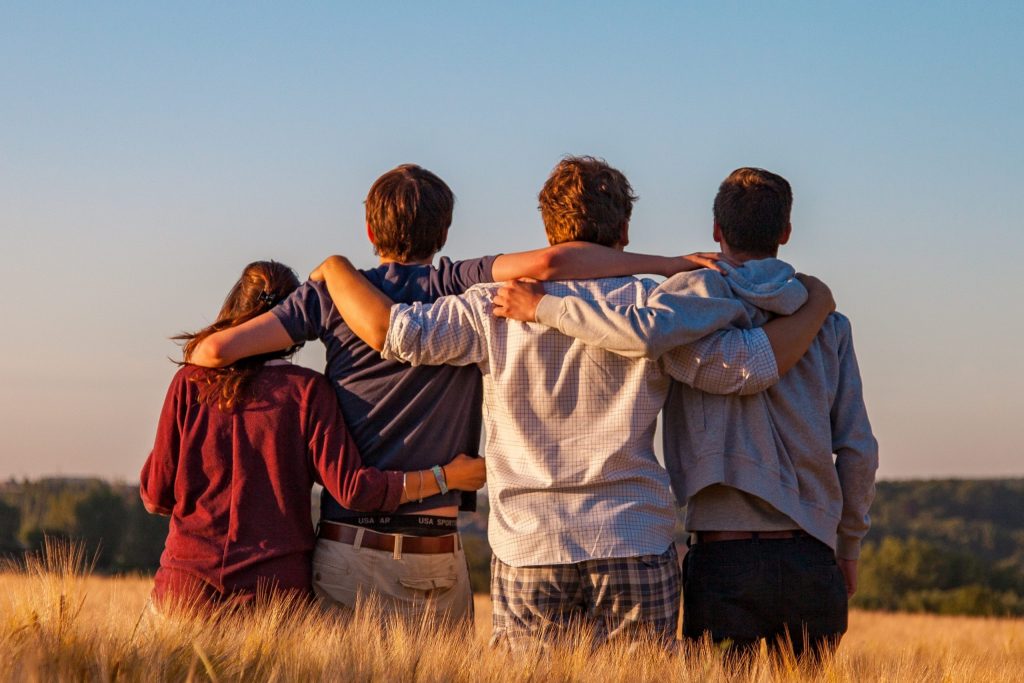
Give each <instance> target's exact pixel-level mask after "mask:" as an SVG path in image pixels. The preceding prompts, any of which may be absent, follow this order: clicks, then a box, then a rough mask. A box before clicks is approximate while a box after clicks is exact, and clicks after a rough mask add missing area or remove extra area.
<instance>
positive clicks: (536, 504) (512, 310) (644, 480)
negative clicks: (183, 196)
mask: <svg viewBox="0 0 1024 683" xmlns="http://www.w3.org/2000/svg"><path fill="white" fill-rule="evenodd" d="M792 197H793V196H792V190H791V188H790V185H789V183H788V182H787V181H786V180H785V179H784V178H782V177H780V176H778V175H776V174H774V173H770V172H768V171H765V170H762V169H757V168H741V169H738V170H736V171H734V172H733V173H732V174H730V175H729V176H728V177H727V178H726V179H725V181H724V182H722V184H721V186H720V188H719V191H718V194H717V196H716V197H715V200H714V224H713V236H714V239H715V241H716V242H718V243H719V244H720V248H721V252H720V253H715V254H712V253H697V254H691V255H689V256H684V257H661V256H646V255H641V254H634V253H629V252H626V251H624V248H625V247H626V245H627V244H628V242H629V225H630V216H631V212H632V207H633V203H634V201H635V200H636V196H635V195H634V193H633V190H632V188H631V186H630V184H629V182H628V180H627V179H626V177H625V176H624V175H623V174H622V173H621V172H620V171H618V170H616V169H615V168H612V167H611V166H609V165H608V164H607V163H605V162H604V161H602V160H599V159H595V158H592V157H567V158H565V159H563V160H562V161H561V162H560V163H559V164H558V165H557V166H556V167H555V169H554V170H553V171H552V173H551V175H550V176H549V178H548V179H547V181H546V182H545V184H544V186H543V189H542V190H541V192H540V195H539V205H540V211H541V216H542V219H543V223H544V228H545V231H546V233H547V238H548V242H549V243H550V245H551V246H550V247H548V248H545V249H538V250H535V251H528V252H521V253H515V254H502V255H499V256H486V257H483V258H478V259H470V260H465V261H457V262H453V261H451V260H449V259H447V258H441V259H440V260H439V262H438V264H437V265H436V266H435V265H434V259H435V256H436V255H437V253H438V252H439V251H440V250H441V249H442V247H443V246H444V244H445V242H446V240H447V238H448V229H449V226H450V224H451V221H452V211H453V208H454V196H453V194H452V192H451V190H450V189H449V187H448V186H447V185H446V184H445V183H444V182H443V181H442V180H441V179H440V178H438V177H437V176H436V175H435V174H433V173H431V172H430V171H427V170H425V169H423V168H421V167H419V166H415V165H411V164H410V165H403V166H399V167H398V168H395V169H393V170H391V171H389V172H387V173H385V174H384V175H383V176H381V177H380V178H378V179H377V181H376V182H375V183H374V184H373V186H372V187H371V188H370V191H369V194H368V196H367V198H366V229H367V236H368V237H369V240H370V242H371V243H372V244H373V247H374V250H375V252H376V253H377V254H378V255H379V257H380V265H379V266H378V267H376V268H373V269H369V270H362V271H360V270H357V269H355V268H354V267H353V266H352V265H351V264H350V263H349V262H348V260H347V259H345V258H344V257H339V256H333V257H330V258H328V259H327V260H325V261H324V262H323V263H322V264H321V265H320V266H319V267H318V268H317V269H316V270H315V271H314V272H313V273H312V275H311V276H310V279H309V281H307V282H306V283H304V284H301V285H300V284H299V281H298V279H297V278H296V276H295V274H294V273H293V272H292V271H291V270H290V269H288V268H287V267H285V266H283V265H281V264H279V263H275V262H273V261H264V262H257V263H253V264H250V265H249V266H247V267H246V269H245V271H244V272H243V274H242V277H241V279H240V280H239V281H238V282H237V284H236V285H235V286H234V288H233V289H232V290H231V292H230V293H229V295H228V297H227V299H226V300H225V302H224V306H223V308H222V310H221V312H220V315H219V316H218V318H217V321H216V322H215V323H214V324H213V325H210V326H209V327H207V328H205V329H203V330H201V331H200V332H197V333H194V334H189V335H184V336H183V337H182V339H183V340H184V341H185V346H184V362H183V364H182V368H181V369H180V370H179V372H178V373H177V375H176V376H175V378H174V380H173V381H172V383H171V386H170V389H169V390H168V394H167V399H166V401H165V403H164V407H163V411H162V414H161V417H160V422H159V425H158V429H157V436H156V442H155V445H154V448H153V451H152V453H151V455H150V456H149V459H148V460H147V462H146V465H145V467H144V469H143V471H142V477H141V480H142V481H141V493H142V498H143V501H144V503H145V504H146V506H147V508H148V509H149V510H150V511H152V512H158V513H163V514H169V515H170V516H171V522H170V531H169V534H168V538H167V543H166V547H165V550H164V553H163V555H162V557H161V563H160V568H159V570H158V572H157V574H156V577H155V587H154V600H155V602H156V604H157V605H162V606H165V605H168V604H169V603H170V602H171V601H172V600H184V599H188V600H196V599H198V600H200V601H202V602H204V603H211V604H217V603H222V602H225V601H230V602H242V603H244V602H246V601H249V600H252V599H253V596H254V595H255V594H256V593H257V592H258V590H260V589H261V587H263V586H265V587H267V588H273V589H274V590H278V591H292V592H297V593H300V594H304V595H306V594H315V595H316V596H317V597H318V598H319V599H320V600H321V601H322V602H323V603H324V604H328V605H336V606H339V607H340V608H342V609H351V608H354V607H355V605H356V604H357V601H359V600H362V599H365V598H366V597H368V596H371V595H373V596H375V598H376V599H377V600H378V601H379V604H380V605H381V606H382V608H383V609H384V610H385V611H387V612H390V613H397V614H401V615H405V616H411V617H421V616H423V615H424V614H429V615H436V616H438V617H441V618H443V619H446V620H449V621H451V622H458V621H461V622H466V621H470V620H471V619H472V614H473V597H472V592H471V589H470V582H469V573H468V568H467V564H466V559H465V556H464V554H463V549H462V544H461V539H460V536H459V533H458V530H457V526H456V518H457V515H458V512H459V510H460V509H461V510H467V509H474V507H475V501H476V499H475V493H474V492H475V490H476V489H478V488H480V487H481V486H482V485H483V483H484V480H485V468H486V481H487V485H488V492H489V502H490V518H489V524H488V538H489V541H490V546H491V549H492V551H493V556H492V559H491V600H492V615H493V616H492V622H493V623H492V643H494V644H495V645H501V646H507V647H516V646H517V645H519V644H522V643H525V642H530V641H531V640H532V639H534V638H538V637H546V636H548V635H552V634H557V633H560V632H563V630H564V629H565V628H566V627H571V626H572V625H574V624H579V625H583V626H584V627H586V628H587V629H589V632H590V633H591V634H592V636H593V638H594V642H595V643H601V642H605V641H607V640H609V639H613V638H621V637H641V636H643V637H654V638H657V639H663V640H665V641H672V640H674V639H675V637H676V629H677V623H678V619H679V611H680V592H682V596H683V603H684V605H683V634H684V636H685V637H686V638H692V639H699V638H702V637H704V636H705V635H706V634H709V635H710V637H711V638H712V639H713V640H714V641H715V642H722V641H729V642H731V643H732V644H734V645H735V646H736V647H737V648H739V649H740V650H741V651H743V650H744V649H749V648H751V647H757V646H758V643H759V641H760V639H762V638H764V639H767V640H768V641H769V644H770V645H772V646H773V647H775V646H780V647H781V646H785V647H787V648H788V647H791V648H792V649H793V651H795V653H796V654H798V655H799V654H801V653H803V652H805V651H807V652H816V653H817V652H821V651H822V650H824V649H830V648H833V647H834V646H835V645H836V644H837V643H838V642H839V639H840V637H841V636H842V634H843V633H844V632H845V630H846V624H847V601H848V597H849V596H850V595H852V594H853V591H854V590H855V588H856V576H857V572H856V568H857V557H858V553H859V548H860V543H861V540H862V538H863V536H864V534H865V533H866V532H867V529H868V508H869V506H870V504H871V500H872V497H873V493H874V477H875V470H876V468H877V464H878V455H877V443H876V441H875V439H874V437H873V435H872V432H871V427H870V424H869V422H868V418H867V414H866V410H865V406H864V400H863V395H862V388H861V379H860V372H859V369H858V366H857V360H856V356H855V354H854V350H853V342H852V337H851V328H850V322H849V320H848V319H847V318H846V317H844V316H843V315H841V314H839V313H837V312H835V303H834V301H833V299H832V295H831V292H830V291H829V289H828V288H827V287H826V286H825V285H824V284H823V283H821V282H820V281H819V280H817V279H816V278H813V277H810V276H805V275H797V274H796V273H795V271H794V269H793V268H792V267H791V266H790V265H789V264H787V263H786V262H784V261H782V260H779V259H778V258H777V252H778V249H779V246H780V245H783V244H785V243H786V242H787V241H788V240H789V238H790V233H791V230H792V227H791V222H790V211H791V207H792ZM634 273H654V274H661V275H664V276H666V277H667V279H666V280H665V281H664V282H662V283H660V284H659V283H657V282H655V281H653V280H649V279H639V278H636V277H633V275H632V274H634ZM537 280H541V281H544V282H543V283H540V282H537ZM502 283H503V284H502ZM313 339H319V340H320V341H321V342H322V343H323V344H324V346H325V348H326V354H327V367H326V376H327V378H324V377H323V376H322V375H320V374H318V373H315V372H313V371H310V370H307V369H305V368H301V367H298V366H294V365H292V364H290V363H289V362H287V358H288V357H289V356H290V355H291V354H292V353H293V352H294V351H295V349H296V348H298V347H299V346H301V345H302V344H304V343H305V342H306V341H310V340H313ZM662 412H663V415H664V417H663V439H664V467H663V466H662V465H661V464H659V462H658V461H657V459H656V457H655V451H654V438H655V430H656V424H657V419H658V415H659V413H662ZM481 433H482V434H483V443H484V453H485V454H486V456H487V457H486V458H477V457H473V456H471V455H467V454H475V453H476V452H477V451H478V449H479V447H480V443H481ZM485 463H486V464H485ZM313 482H318V483H321V484H322V485H323V486H324V492H323V496H322V500H321V510H320V523H319V526H318V528H317V529H316V530H315V531H314V529H313V528H312V525H311V523H310V518H309V492H310V488H311V486H312V484H313ZM673 494H674V498H673ZM677 504H678V505H680V506H685V510H686V515H685V527H686V531H687V532H688V533H689V542H688V545H689V546H690V547H689V549H688V551H687V552H686V554H685V556H684V560H683V563H682V566H681V565H680V561H679V557H678V554H677V549H676V545H675V543H674V527H675V523H676V506H677Z"/></svg>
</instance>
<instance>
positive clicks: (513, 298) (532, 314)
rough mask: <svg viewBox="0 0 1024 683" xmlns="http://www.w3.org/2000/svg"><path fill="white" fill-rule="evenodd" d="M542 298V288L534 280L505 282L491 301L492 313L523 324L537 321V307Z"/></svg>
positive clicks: (525, 279)
mask: <svg viewBox="0 0 1024 683" xmlns="http://www.w3.org/2000/svg"><path fill="white" fill-rule="evenodd" d="M543 298H544V287H543V286H542V285H541V284H540V283H539V282H537V281H536V280H533V279H529V278H524V279H521V280H513V281H511V282H506V283H504V284H503V285H502V286H501V289H499V290H498V293H497V294H495V295H494V299H493V300H492V301H491V303H492V304H493V308H492V312H493V313H494V315H495V316H496V317H498V318H511V319H512V320H522V321H523V322H528V323H529V322H534V321H535V320H536V319H537V306H538V305H539V304H540V300H541V299H543Z"/></svg>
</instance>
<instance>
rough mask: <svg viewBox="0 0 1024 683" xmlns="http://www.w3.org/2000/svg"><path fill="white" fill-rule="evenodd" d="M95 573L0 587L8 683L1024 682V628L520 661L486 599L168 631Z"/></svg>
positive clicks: (42, 567) (902, 622)
mask: <svg viewBox="0 0 1024 683" xmlns="http://www.w3.org/2000/svg"><path fill="white" fill-rule="evenodd" d="M84 564H85V563H84V562H83V558H82V556H81V555H80V554H79V553H76V552H75V551H74V550H69V549H67V548H63V549H59V550H57V549H53V548H51V552H50V553H49V556H44V557H41V558H36V559H30V560H29V561H28V562H27V563H25V564H22V565H20V566H14V565H8V566H6V567H5V568H4V571H3V572H2V573H0V610H2V611H0V677H2V678H3V680H13V681H54V680H82V681H94V680H96V681H108V680H109V681H113V680H126V681H142V680H145V681H154V680H177V681H192V680H196V681H198V680H211V681H234V680H271V681H302V680H343V681H654V680H658V681H666V680H672V681H726V680H740V681H745V680H749V681H807V680H816V681H817V680H824V681H837V682H838V681H868V680H877V681H1021V680H1024V621H1022V620H1009V619H980V618H965V617H935V616H923V615H890V614H876V613H866V612H854V613H853V614H852V615H851V619H850V631H849V633H848V634H847V636H846V637H845V639H844V640H843V643H842V645H841V647H840V648H839V651H838V652H837V653H836V654H835V655H834V656H833V657H831V658H829V659H827V660H826V661H824V662H822V663H821V664H820V665H811V664H799V665H798V664H796V663H794V662H792V661H784V660H783V661H780V660H777V659H774V658H771V657H768V656H767V655H765V654H762V655H761V656H760V657H758V658H755V659H751V660H747V661H744V662H735V661H733V660H730V659H729V658H728V657H724V656H723V655H722V653H721V652H719V651H717V650H715V649H714V648H712V647H710V646H704V647H700V648H692V649H689V650H685V649H682V650H681V651H679V652H675V653H671V654H670V653H666V652H664V651H662V650H659V649H658V648H655V647H653V646H650V645H646V644H643V643H640V644H637V643H632V644H628V643H620V644H616V645H609V646H606V647H604V648H603V649H600V650H598V651H596V652H592V651H591V650H590V648H589V647H588V646H586V645H583V644H580V643H573V642H566V643H562V644H559V645H555V646H551V647H548V648H545V649H543V650H542V649H541V648H540V647H539V646H538V648H537V649H536V650H535V651H533V652H528V653H518V654H509V653H504V652H498V651H494V650H490V649H488V647H487V633H488V626H489V608H488V601H487V598H486V597H485V596H478V597H477V622H476V628H475V633H469V634H467V633H450V632H448V631H446V630H445V629H441V628H438V627H436V626H435V625H431V624H420V625H408V624H400V623H389V624H384V625H382V624H381V622H380V620H379V618H378V617H376V616H375V615H374V614H373V612H372V609H366V610H362V611H361V612H360V613H358V614H357V615H356V616H355V617H354V618H353V619H349V620H344V621H343V620H341V619H340V618H338V617H336V616H332V615H325V614H324V613H322V612H320V611H319V610H316V609H310V608H308V607H304V606H298V605H295V604H288V603H282V602H275V603H270V604H268V605H266V606H265V607H263V608H262V609H258V610H255V611H252V612H248V613H246V614H244V615H241V614H235V615H232V614H226V615H223V616H221V617H220V618H219V619H216V620H210V619H200V618H195V617H191V618H190V617H175V618H164V617H160V616H157V615H155V614H154V613H153V612H152V611H151V610H150V609H149V608H148V603H147V598H148V593H149V589H150V583H149V581H148V579H146V578H144V577H121V578H104V577H97V576H90V575H89V573H88V572H87V571H84V570H83V567H84Z"/></svg>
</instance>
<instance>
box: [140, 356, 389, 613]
mask: <svg viewBox="0 0 1024 683" xmlns="http://www.w3.org/2000/svg"><path fill="white" fill-rule="evenodd" d="M203 372H206V371H205V370H204V369H202V368H198V367H195V366H185V367H183V368H182V369H181V370H179V371H178V373H177V374H176V375H175V376H174V379H173V380H172V381H171V386H170V389H168V391H167V399H166V401H165V402H164V407H163V411H162V413H161V415H160V423H159V426H158V427H157V434H156V443H155V444H154V446H153V452H152V453H151V454H150V456H149V459H148V460H147V461H146V464H145V466H144V467H143V468H142V476H141V479H142V483H141V487H140V489H141V495H142V501H143V503H145V505H146V509H148V510H149V511H150V512H155V513H159V514H169V515H170V516H171V524H170V531H169V533H168V535H167V543H166V545H165V547H164V552H163V555H162V556H161V558H160V566H161V568H162V569H164V570H170V571H171V572H173V573H180V572H184V573H186V574H189V575H191V576H194V577H196V578H198V579H200V580H201V581H203V582H205V583H206V584H207V585H209V586H210V587H212V588H214V589H216V590H217V591H218V592H221V593H236V592H252V591H254V590H255V589H256V585H257V583H258V582H260V581H261V580H262V581H267V580H270V581H274V582H276V584H277V586H278V587H279V588H282V589H293V590H294V589H298V590H302V591H308V590H310V555H311V553H312V550H313V545H314V542H315V539H314V537H313V526H312V522H311V515H310V489H311V487H312V484H313V482H319V483H321V484H323V485H324V486H325V487H326V488H327V490H328V491H330V493H331V495H332V496H335V498H337V500H339V501H341V503H342V505H344V506H345V507H347V508H349V509H352V510H360V511H371V510H383V511H391V510H394V509H395V508H396V507H398V502H399V499H400V497H401V495H402V473H401V472H394V471H389V472H381V471H380V470H377V469H375V468H370V467H363V466H362V461H361V460H360V457H359V453H358V451H357V450H356V447H355V444H354V443H353V442H352V439H351V437H350V436H349V433H348V430H347V429H346V428H345V424H344V422H343V420H342V417H341V413H340V412H339V410H338V402H337V398H336V396H335V394H334V390H333V389H332V387H331V385H330V383H328V381H327V380H326V379H325V378H324V377H323V376H322V375H320V374H318V373H316V372H313V371H312V370H307V369H305V368H301V367H296V366H293V365H266V366H264V367H263V369H262V370H261V371H260V372H259V373H258V374H257V376H256V377H255V379H254V382H253V385H252V386H253V388H254V390H255V395H256V396H257V397H258V398H257V399H254V400H252V401H250V402H248V403H247V404H245V405H244V406H241V407H238V408H236V409H234V410H231V411H227V412H226V411H222V410H220V409H219V408H217V407H216V406H210V405H207V404H205V403H203V404H201V403H200V402H199V401H198V390H199V385H198V384H197V383H196V382H194V381H190V380H192V379H193V378H196V377H197V376H199V375H201V373H203Z"/></svg>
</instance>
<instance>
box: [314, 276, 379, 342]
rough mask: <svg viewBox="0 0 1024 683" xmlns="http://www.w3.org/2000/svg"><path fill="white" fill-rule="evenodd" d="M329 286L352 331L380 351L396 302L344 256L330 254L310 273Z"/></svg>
mask: <svg viewBox="0 0 1024 683" xmlns="http://www.w3.org/2000/svg"><path fill="white" fill-rule="evenodd" d="M309 279H310V280H314V281H322V282H324V284H326V285H327V291H328V293H329V294H330V295H331V300H332V301H333V302H334V306H335V307H336V308H337V309H338V313H339V314H340V315H341V317H342V318H343V319H344V320H345V323H346V324H348V326H349V327H350V328H351V329H352V331H353V332H354V333H355V334H356V336H358V337H359V338H360V339H362V340H363V341H364V342H366V343H367V344H368V345H369V346H371V347H373V348H374V349H376V350H377V351H380V350H381V349H383V348H384V340H385V339H386V338H387V336H388V321H389V318H390V316H391V306H392V305H394V303H395V302H394V301H392V300H391V299H389V298H388V297H387V295H385V294H384V292H382V291H380V290H379V289H377V288H376V287H374V286H373V285H371V284H370V281H369V280H367V279H366V278H365V277H363V274H362V273H360V272H359V270H357V269H356V267H355V266H353V265H352V263H351V262H350V261H349V260H348V259H347V258H345V257H344V256H330V257H328V258H327V259H326V260H325V261H324V262H323V263H321V264H320V265H319V266H317V268H316V270H314V271H313V272H312V273H310V274H309Z"/></svg>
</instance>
